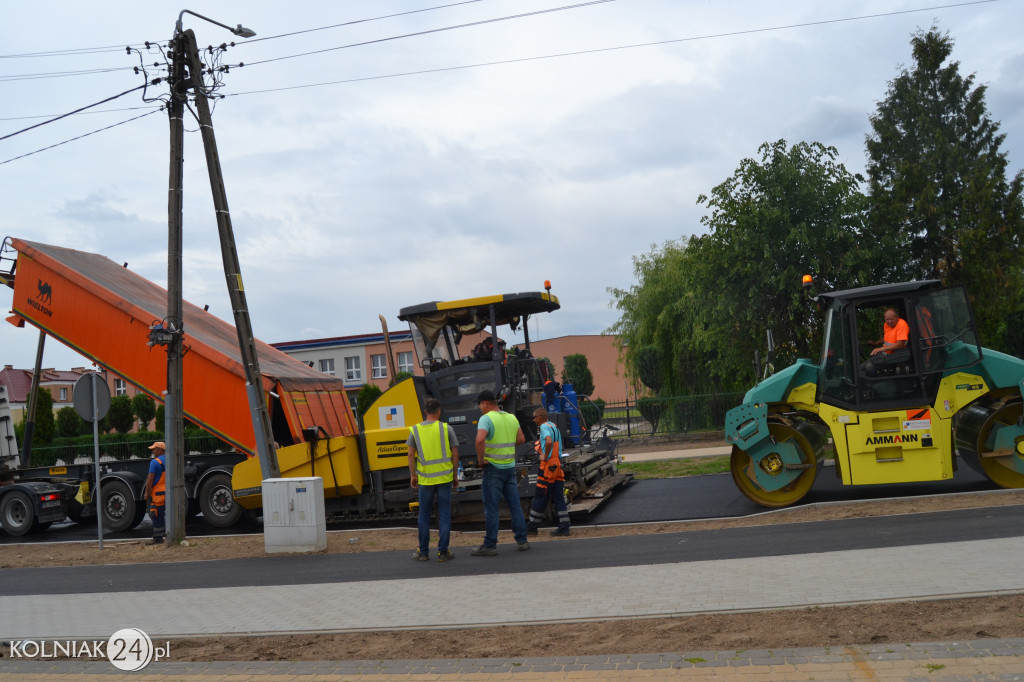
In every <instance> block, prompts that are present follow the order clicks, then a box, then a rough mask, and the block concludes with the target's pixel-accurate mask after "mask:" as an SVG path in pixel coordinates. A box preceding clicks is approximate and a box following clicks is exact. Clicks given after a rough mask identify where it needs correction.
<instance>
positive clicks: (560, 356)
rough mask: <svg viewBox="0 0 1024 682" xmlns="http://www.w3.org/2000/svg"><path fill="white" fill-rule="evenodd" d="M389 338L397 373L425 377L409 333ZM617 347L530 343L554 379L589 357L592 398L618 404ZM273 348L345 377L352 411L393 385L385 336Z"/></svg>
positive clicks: (595, 339)
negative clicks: (367, 391)
mask: <svg viewBox="0 0 1024 682" xmlns="http://www.w3.org/2000/svg"><path fill="white" fill-rule="evenodd" d="M488 335H489V334H487V332H481V333H480V334H477V335H470V336H465V337H463V339H462V342H461V343H460V344H459V347H460V350H461V352H462V353H463V354H464V355H465V354H468V352H469V351H470V350H472V348H473V346H475V345H476V344H477V343H479V341H481V340H482V339H483V338H484V337H486V336H488ZM389 336H390V338H391V349H392V353H394V357H395V364H396V365H397V370H398V371H399V372H412V373H413V374H414V375H416V376H423V370H422V368H420V367H419V364H418V361H417V358H416V352H415V350H414V349H413V343H412V335H411V334H410V332H408V331H400V332H390V334H389ZM615 343H616V337H614V336H606V335H601V334H590V335H580V334H578V335H572V336H561V337H558V338H554V339H544V340H540V341H531V342H530V347H531V348H532V350H533V354H534V356H536V357H546V358H548V359H549V360H551V364H552V365H554V367H555V375H556V376H560V375H561V372H562V368H563V366H564V364H565V357H566V356H568V355H572V354H574V353H582V354H583V355H586V356H587V363H588V365H589V367H590V371H591V372H592V373H593V374H594V395H593V396H591V397H592V398H603V399H604V400H605V401H607V402H617V401H622V400H625V399H626V395H627V391H626V380H625V373H624V371H623V364H622V359H621V357H620V353H619V349H618V348H617V347H616V345H615ZM270 345H272V346H274V347H275V348H277V349H278V350H280V351H283V352H285V353H287V354H288V355H291V356H292V357H294V358H296V359H298V360H301V361H302V362H305V363H306V364H308V365H309V366H310V367H313V368H314V369H318V370H319V371H321V372H324V373H325V374H330V375H332V376H339V377H342V378H343V379H344V380H345V389H346V392H347V393H348V395H349V399H350V400H351V401H352V405H353V407H354V406H355V396H356V394H357V393H358V392H359V389H361V388H362V387H363V386H364V385H365V384H366V383H374V384H376V385H377V387H378V388H380V389H381V390H382V391H384V390H387V388H388V386H389V384H390V381H391V377H390V373H389V371H388V367H387V346H386V345H385V343H384V334H383V333H378V334H357V335H353V336H335V337H331V338H325V339H309V340H306V341H282V342H280V343H272V344H270ZM517 345H518V346H522V344H517Z"/></svg>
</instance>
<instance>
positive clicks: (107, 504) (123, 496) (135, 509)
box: [100, 481, 146, 533]
mask: <svg viewBox="0 0 1024 682" xmlns="http://www.w3.org/2000/svg"><path fill="white" fill-rule="evenodd" d="M102 488H103V491H102V498H101V500H100V503H101V504H100V508H101V509H102V510H103V511H102V513H103V527H104V528H106V529H107V530H109V531H111V532H114V533H119V532H121V531H125V530H130V529H132V528H134V527H135V526H137V525H139V523H141V522H142V518H138V519H136V517H137V516H139V515H140V513H141V516H145V515H146V508H145V507H144V506H143V505H140V504H136V502H135V495H133V494H132V489H131V486H129V485H128V484H127V483H125V482H124V481H107V482H105V483H103V485H102Z"/></svg>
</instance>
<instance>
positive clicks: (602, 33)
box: [0, 0, 1024, 367]
mask: <svg viewBox="0 0 1024 682" xmlns="http://www.w3.org/2000/svg"><path fill="white" fill-rule="evenodd" d="M439 4H440V3H439ZM558 4H559V3H554V2H550V0H520V1H517V2H512V1H511V0H489V1H488V2H480V3H473V4H469V5H463V6H458V7H451V8H446V9H443V10H437V11H432V12H424V13H419V14H412V15H408V16H404V17H400V18H394V19H388V20H382V21H376V22H366V23H360V24H355V25H352V26H347V27H342V28H336V29H331V30H329V31H321V32H314V33H303V34H300V35H297V36H293V37H289V38H281V39H275V40H265V41H257V42H252V43H250V44H245V41H242V40H238V39H236V42H237V43H239V44H238V45H237V46H236V47H234V48H232V49H230V50H229V51H228V52H227V53H226V55H225V57H224V61H225V63H229V64H237V63H238V62H239V61H242V62H245V63H246V66H244V67H237V66H234V67H233V68H232V69H231V71H230V72H229V73H227V74H225V75H224V87H223V89H222V93H223V94H226V95H229V97H227V98H226V99H224V100H221V101H218V102H217V104H216V108H215V112H214V123H215V128H216V135H217V140H218V143H219V152H220V157H221V161H222V164H223V168H224V181H225V186H226V189H227V194H228V201H229V205H230V208H231V216H232V223H233V226H234V233H235V237H236V240H237V244H238V251H239V256H240V259H241V262H242V268H243V273H244V275H245V282H246V292H247V298H248V303H249V306H250V310H251V313H252V319H253V326H254V329H255V331H256V333H257V335H258V336H260V337H261V338H263V340H265V341H271V342H273V341H282V340H296V339H301V338H304V337H324V336H335V335H346V334H357V333H365V332H372V331H375V330H376V329H377V328H378V326H379V323H378V320H377V315H378V313H382V314H385V315H386V316H388V318H389V320H390V321H391V324H392V328H393V329H397V328H401V327H402V325H401V323H399V322H398V321H397V320H396V319H395V315H396V314H397V311H398V310H399V309H400V308H402V307H404V306H408V305H413V304H416V303H421V302H425V301H428V300H444V299H454V298H463V297H467V296H475V295H482V294H487V293H493V292H506V291H517V290H518V291H523V290H539V289H540V288H541V287H542V282H543V281H544V280H545V279H550V280H551V281H552V282H553V284H554V288H553V292H554V293H556V294H558V295H559V296H560V298H561V300H562V303H563V309H562V310H560V311H558V312H557V313H555V314H552V315H548V316H544V317H543V318H542V319H541V320H539V321H538V324H539V327H538V329H539V334H540V335H542V336H556V335H562V334H567V333H594V332H599V331H601V330H603V329H605V328H607V327H608V326H609V325H610V324H612V323H613V322H614V321H615V319H616V315H615V311H614V310H613V309H611V308H610V307H609V305H608V302H609V296H608V294H607V292H606V288H607V287H609V286H614V287H628V286H629V285H630V284H631V283H632V281H633V270H632V257H633V256H636V255H639V254H642V253H644V252H646V251H647V250H648V249H649V247H650V245H651V244H652V243H654V244H660V243H662V242H664V241H665V240H668V239H676V238H678V237H680V236H682V235H686V234H693V233H695V232H700V231H701V225H700V222H699V221H700V217H701V215H702V214H703V212H704V207H702V206H698V205H696V197H697V195H698V194H700V193H702V192H704V193H706V192H708V191H709V190H710V189H711V188H712V187H714V186H715V185H717V184H719V183H720V182H722V181H723V180H725V179H726V178H727V177H728V176H729V175H731V174H732V172H733V171H734V170H735V168H736V167H737V165H738V163H739V161H740V160H741V159H742V158H745V157H753V156H756V154H757V147H758V145H760V144H761V143H762V142H765V141H774V140H776V139H779V138H785V139H786V140H788V141H790V142H791V143H792V142H798V141H801V140H807V141H821V142H823V143H825V144H829V145H834V146H836V147H837V148H838V149H839V152H840V158H841V159H842V160H843V161H844V163H846V164H847V166H848V167H849V168H850V170H852V171H855V172H861V171H862V170H863V166H864V149H863V144H864V136H865V134H866V133H867V132H868V116H869V115H870V113H871V112H872V111H873V109H874V107H875V105H876V103H877V102H878V101H879V100H881V99H882V98H884V96H885V91H886V86H887V82H888V80H889V79H891V78H892V77H893V76H895V75H896V73H897V68H898V66H899V65H900V64H907V63H910V62H911V56H910V47H909V37H910V34H911V33H912V32H913V31H915V30H916V29H918V28H927V27H928V26H930V25H931V24H932V22H933V20H936V21H937V22H938V25H939V27H940V28H942V29H948V30H949V31H950V32H951V34H952V35H953V36H954V38H955V39H956V41H957V45H956V49H955V53H954V56H955V58H956V59H958V60H960V62H961V64H962V70H963V72H965V73H971V72H976V73H977V75H978V82H979V83H985V84H987V85H988V88H989V90H988V102H989V107H990V111H991V112H992V115H993V117H994V118H996V119H997V120H1000V121H1002V124H1003V127H1002V131H1003V132H1004V133H1006V135H1007V138H1006V143H1005V147H1004V148H1005V149H1006V151H1007V152H1008V154H1009V159H1010V166H1011V172H1016V170H1017V169H1019V168H1020V167H1021V163H1022V159H1024V114H1022V113H1021V112H1022V111H1024V109H1022V107H1021V106H1020V104H1021V102H1022V101H1024V90H1022V88H1021V85H1020V82H1019V81H1020V79H1019V77H1018V75H1019V73H1020V71H1021V68H1020V67H1021V63H1022V61H1024V49H1022V48H1021V47H1020V42H1019V37H1018V35H1017V33H1018V31H1017V30H1016V27H1018V26H1020V24H1021V19H1022V18H1024V10H1022V9H1021V7H1020V5H1019V3H1013V2H997V3H988V4H983V5H972V6H967V7H961V8H953V9H943V10H930V11H927V12H921V13H912V14H901V15H893V16H889V17H878V18H873V19H864V20H859V21H848V22H842V23H826V24H819V25H811V26H804V27H794V28H785V29H781V30H775V31H763V32H750V33H743V32H745V31H756V30H757V29H765V28H771V27H781V26H787V25H794V24H801V23H807V22H816V21H822V20H830V19H839V18H847V17H856V16H864V15H868V14H877V13H885V12H893V11H898V10H909V9H914V8H916V7H922V6H926V5H925V4H923V3H914V2H911V1H909V0H901V1H899V2H890V1H886V2H882V1H881V0H874V1H872V2H852V0H843V1H841V2H833V3H817V2H810V1H808V0H799V1H798V0H789V1H786V2H778V3H770V4H767V3H762V2H755V1H754V0H719V1H716V2H714V3H711V2H694V1H690V0H687V1H684V2H680V1H678V0H619V1H618V2H611V3H606V4H603V5H599V6H593V7H589V8H583V9H577V10H571V11H565V12H555V13H548V14H543V15H539V16H535V17H530V18H524V19H519V20H515V21H509V22H499V23H491V24H484V25H481V26H476V27H471V28H465V29H460V30H456V31H447V32H438V33H432V34H428V35H422V36H418V37H412V38H406V39H401V40H395V41H387V42H380V43H376V44H372V45H365V46H362V47H353V48H348V49H341V50H333V51H330V52H323V53H321V54H318V55H316V56H311V57H303V58H297V59H287V60H281V61H274V62H265V63H260V62H262V61H263V60H268V59H273V58H276V57H280V56H285V55H289V54H295V53H299V52H306V51H314V50H323V49H327V48H332V47H336V46H339V45H346V44H350V43H356V42H360V41H368V40H377V39H380V38H384V37H388V36H393V35H398V34H402V33H409V32H417V31H424V30H428V29H432V28H436V27H442V26H449V25H455V24H463V23H469V22H471V21H476V20H482V19H487V18H493V17H499V16H504V15H510V14H516V13H521V12H528V11H533V10H539V9H543V8H550V7H555V6H557V5H558ZM564 4H568V3H564ZM193 9H195V11H197V12H199V13H201V14H205V15H208V16H210V17H213V18H215V19H218V20H220V21H223V22H224V23H228V24H231V25H234V24H236V23H242V24H244V25H247V26H250V27H252V28H254V29H255V30H257V31H258V33H259V37H266V36H273V35H276V34H279V33H285V32H289V31H297V30H302V29H306V28H312V27H317V26H325V25H329V24H337V23H341V22H345V21H351V20H354V19H362V18H368V17H371V16H374V15H383V14H387V13H389V12H402V11H408V10H410V9H412V7H411V6H410V4H409V3H407V2H397V1H392V2H385V1H380V2H374V3H335V2H314V1H309V2H305V3H301V4H297V5H294V6H282V5H281V4H280V3H276V2H269V1H255V2H252V1H251V2H245V3H243V2H237V1H231V2H226V1H222V2H218V3H211V2H207V3H203V2H200V3H199V5H197V6H196V7H195V8H193ZM176 18H177V17H176V15H175V12H174V11H173V10H169V11H168V14H167V16H165V17H160V16H155V15H154V14H153V12H152V8H151V7H142V6H140V5H137V4H135V3H128V2H108V3H104V5H103V7H102V9H98V8H97V7H96V6H93V5H88V4H82V3H71V2H65V1H61V0H40V1H39V2H35V3H22V4H18V5H12V6H10V7H6V8H5V20H4V22H3V24H2V25H0V45H3V49H2V52H3V53H4V54H15V53H22V52H36V51H42V50H58V49H67V48H78V47H87V46H89V45H110V46H117V45H122V44H125V43H133V44H137V43H141V42H142V41H144V40H147V39H148V40H151V41H152V40H156V41H159V40H164V41H165V40H166V39H167V38H168V37H170V34H171V30H172V28H173V25H174V20H175V19H176ZM185 26H186V27H191V28H193V29H194V30H195V32H196V35H197V36H198V42H199V44H200V45H201V46H205V45H208V44H210V43H219V42H221V41H226V40H228V39H229V38H231V36H230V35H228V34H226V33H225V32H223V31H222V30H221V29H219V28H217V27H215V26H212V25H210V24H207V23H205V22H203V21H202V20H200V19H195V18H194V17H188V16H187V17H186V18H185ZM725 34H733V35H725ZM710 35H719V36H720V37H717V38H709V39H700V40H688V41H681V42H671V43H666V44H661V45H656V46H649V47H638V48H635V49H625V50H613V51H605V52H598V53H593V54H581V55H575V56H569V57H562V58H557V59H541V60H534V61H523V62H518V63H510V64H503V65H498V66H489V67H480V68H473V69H461V70H450V71H443V72H437V73H432V74H427V75H420V76H404V77H397V78H385V79H376V80H364V81H359V82H351V83H347V84H344V85H333V86H324V87H315V88H304V89H296V90H285V91H276V92H265V93H258V94H257V93H255V91H259V90H266V89H274V88H282V87H290V86H296V85H302V84H310V83H322V82H327V81H337V80H345V79H356V78H367V77H375V76H381V75H387V74H396V73H403V72H411V71H421V70H429V69H443V68H448V67H454V66H461V65H470V64H479V63H484V62H493V61H501V60H509V59H518V58H526V57H534V56H542V55H551V54H558V53H569V52H575V51H583V50H595V49H601V48H608V47H614V46H622V45H636V44H641V43H653V42H657V41H666V40H678V39H681V38H694V37H700V36H710ZM147 60H148V62H150V63H151V62H153V61H155V60H157V57H156V56H155V55H149V56H148V57H147ZM138 63H139V62H138V59H137V58H129V57H128V56H127V55H125V54H124V51H123V49H122V50H119V49H114V50H112V51H111V52H107V53H102V54H97V55H78V56H75V57H61V58H33V59H18V60H5V63H4V64H3V73H6V74H14V73H29V72H32V73H38V72H44V71H56V70H70V69H88V68H107V67H132V66H135V65H137V64H138ZM147 69H150V71H151V73H150V77H154V76H157V75H161V74H160V73H158V72H157V71H155V70H153V69H152V67H151V66H148V65H147ZM139 82H140V81H139V77H138V76H136V75H134V74H133V73H132V72H131V70H130V68H129V70H127V71H116V72H112V73H104V74H95V75H88V76H76V77H69V78H47V79H36V80H24V81H8V82H4V83H3V87H4V89H5V98H4V100H5V108H4V116H7V117H9V118H11V119H12V120H4V121H0V135H4V134H6V133H7V132H12V131H14V130H17V129H19V128H22V127H25V126H27V125H30V124H32V123H34V122H36V121H37V120H38V119H20V120H13V117H19V116H34V115H42V114H60V113H64V112H66V111H69V110H71V109H74V108H77V107H80V106H82V105H85V104H89V103H91V102H95V101H97V100H98V99H102V98H104V97H107V96H110V95H112V94H115V93H118V92H121V91H124V90H127V89H128V88H131V87H134V86H135V85H136V84H138V83H139ZM159 92H163V86H157V87H155V88H151V89H150V90H149V94H151V95H152V94H155V93H159ZM129 106H132V107H137V106H142V102H141V100H140V97H139V95H138V94H133V95H131V96H129V97H125V98H122V99H119V100H116V101H115V102H112V103H109V104H106V105H103V106H101V107H98V108H99V109H112V108H122V107H129ZM140 113H143V112H142V111H119V112H113V113H98V114H88V115H82V116H74V117H70V118H68V119H65V120H63V121H61V122H59V123H55V124H52V125H48V126H44V127H41V128H39V129H37V130H35V131H32V132H31V133H25V134H24V135H19V136H17V137H14V138H11V139H9V140H6V141H3V142H0V161H2V160H4V159H7V158H10V157H12V156H17V155H19V154H23V153H27V152H30V151H33V150H35V149H38V148H40V147H43V146H46V145H49V144H53V143H55V142H58V141H60V140H64V139H67V138H70V137H73V136H76V135H81V134H83V133H86V132H89V131H91V130H95V129H98V128H100V127H103V126H106V125H111V124H114V123H117V122H119V121H122V120H125V119H127V118H129V117H131V116H135V115H138V114H140ZM186 126H187V128H188V129H189V130H190V131H192V132H189V133H188V134H187V136H186V149H185V158H186V165H185V168H186V177H185V203H184V216H185V230H184V273H185V274H184V277H185V283H184V290H185V295H186V298H188V299H189V300H191V301H192V302H193V303H196V304H197V305H200V306H201V305H204V304H209V305H210V307H211V311H213V312H215V313H216V314H218V315H219V316H220V317H222V318H224V319H228V320H230V319H231V312H230V307H229V305H228V302H227V293H226V288H225V285H224V275H223V271H222V266H221V259H220V253H219V246H218V236H217V225H216V221H215V218H214V213H213V206H212V201H211V199H210V189H209V181H208V179H207V177H206V169H205V163H204V158H203V153H202V148H201V145H200V140H199V136H198V134H196V133H195V132H194V131H195V130H196V127H197V125H196V122H195V120H194V119H192V118H191V115H187V117H186ZM168 139H169V136H168V124H167V118H166V115H165V114H163V113H158V114H154V115H151V116H149V117H147V118H145V119H142V120H139V121H136V122H133V123H129V124H126V125H123V126H119V127H116V128H113V129H112V130H109V131H106V132H103V133H99V134H97V135H93V136H91V137H87V138H84V139H82V140H79V141H77V142H71V143H69V144H66V145H62V146H60V147H57V148H55V149H52V150H50V151H46V152H42V153H40V154H36V155H34V156H30V157H27V158H25V159H21V160H19V161H16V162H12V163H9V164H5V165H0V202H2V205H3V206H4V215H3V218H0V226H2V229H0V231H2V232H3V233H4V234H10V235H14V236H19V237H22V238H26V239H30V240H35V241H41V242H45V243H53V244H58V245H62V246H70V247H73V248H79V249H84V250H88V251H94V252H98V253H102V254H104V255H106V256H108V257H109V258H111V259H112V260H114V261H115V262H122V261H128V262H129V266H130V267H131V268H132V269H133V270H135V271H137V272H139V273H141V274H143V275H144V276H146V277H148V278H150V279H153V280H154V281H156V282H158V283H160V284H163V283H164V281H165V280H166V272H167V269H166V261H165V253H166V246H167V237H166V219H167V171H168V162H169V156H168ZM0 300H2V298H0ZM35 343H36V336H35V334H33V333H32V332H31V331H29V330H18V329H14V328H13V327H10V326H9V325H0V356H2V357H0V362H3V363H5V364H7V363H9V364H14V365H16V366H22V367H27V366H30V365H31V363H32V362H33V356H34V350H35ZM56 345H57V344H56V343H51V344H50V349H49V350H48V358H49V360H48V362H47V364H54V365H58V366H68V365H70V364H72V363H73V362H77V361H76V360H73V359H71V358H72V357H73V356H71V355H70V354H66V355H61V354H60V352H59V351H56V350H55V347H56Z"/></svg>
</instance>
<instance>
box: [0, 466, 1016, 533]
mask: <svg viewBox="0 0 1024 682" xmlns="http://www.w3.org/2000/svg"><path fill="white" fill-rule="evenodd" d="M982 490H998V486H996V485H995V484H993V483H992V482H990V481H989V480H988V479H986V478H984V477H983V476H981V475H980V474H978V473H976V472H974V471H973V470H971V469H970V468H968V467H961V468H960V469H959V470H958V471H957V472H956V474H955V476H954V477H953V479H952V480H949V481H935V482H930V483H904V484H891V485H869V486H850V487H844V486H842V485H841V484H840V481H839V479H838V478H836V476H835V469H834V468H833V467H824V468H822V470H821V471H820V473H819V474H818V479H817V480H816V481H815V483H814V487H813V488H812V489H811V491H810V492H809V493H808V494H807V496H806V497H804V499H803V500H801V502H800V505H804V504H813V503H816V502H837V501H845V500H867V499H879V498H887V497H912V496H916V495H943V494H952V493H962V492H976V491H982ZM796 506H799V505H796ZM764 511H765V510H764V509H763V508H762V507H759V506H757V505H756V504H754V503H753V502H751V501H750V500H748V499H747V498H746V497H744V496H743V495H742V494H740V492H739V491H738V490H737V489H736V485H735V484H734V483H733V481H732V476H730V475H729V474H713V475H708V476H687V477H683V478H664V479H654V480H647V481H634V482H633V483H631V484H630V485H628V486H626V487H625V488H623V489H621V490H619V491H616V492H615V493H614V495H613V496H612V498H611V499H609V500H608V502H606V503H605V504H603V505H601V507H599V508H598V509H597V511H595V512H594V513H592V514H591V515H589V516H587V517H580V518H574V519H573V523H574V524H575V525H577V526H586V525H609V524H619V523H650V522H657V521H678V520H693V519H716V518H735V517H741V516H749V515H751V514H758V513H761V512H764ZM390 525H391V526H392V527H394V526H396V525H400V526H405V527H409V526H415V521H414V520H411V519H410V520H409V521H407V522H402V523H392V524H390ZM345 527H346V528H358V526H345ZM364 527H370V526H369V525H368V526H364ZM372 527H387V526H386V524H372ZM466 527H468V526H464V528H466ZM150 528H151V526H150V524H149V519H148V518H147V519H146V520H144V521H143V522H142V524H141V525H140V526H139V527H137V528H136V529H134V530H131V531H126V532H123V533H105V534H104V536H103V537H104V538H106V539H110V540H123V539H132V538H146V537H150V536H151V535H152V531H151V530H150ZM261 531H262V527H261V526H260V525H259V524H258V523H252V522H243V523H241V524H239V525H238V526H236V527H234V528H232V529H228V530H224V529H217V528H212V527H210V526H208V525H206V524H204V523H203V522H202V520H201V519H195V520H192V521H190V523H189V525H188V534H189V535H191V536H193V537H199V536H204V535H225V534H241V533H259V532H261ZM95 539H96V521H95V519H92V520H86V521H85V522H84V523H82V524H81V525H76V524H73V523H61V524H54V525H53V526H51V527H50V528H49V529H48V530H47V531H46V532H43V533H32V534H29V535H25V536H22V537H20V538H19V537H13V536H10V535H8V534H7V533H6V532H4V531H3V530H0V545H5V544H21V543H29V542H62V541H76V540H77V541H81V540H95Z"/></svg>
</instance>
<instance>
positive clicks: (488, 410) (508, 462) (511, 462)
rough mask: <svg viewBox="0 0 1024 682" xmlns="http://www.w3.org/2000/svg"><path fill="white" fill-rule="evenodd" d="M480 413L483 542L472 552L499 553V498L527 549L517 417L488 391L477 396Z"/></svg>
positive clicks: (478, 450)
mask: <svg viewBox="0 0 1024 682" xmlns="http://www.w3.org/2000/svg"><path fill="white" fill-rule="evenodd" d="M477 406H478V407H479V408H480V412H481V413H482V415H481V417H480V421H478V422H477V432H476V459H477V463H478V464H479V465H480V468H481V469H482V470H483V472H484V474H483V481H482V485H481V495H482V497H483V503H484V544H482V545H480V546H479V547H477V548H476V549H474V550H473V551H472V552H470V554H472V555H473V556H495V555H496V554H497V553H498V514H499V507H500V504H501V498H503V497H504V498H505V504H507V505H508V514H509V517H510V518H511V520H512V533H513V534H514V535H515V539H516V545H517V546H518V547H517V548H518V549H519V550H526V549H530V543H528V542H527V541H526V519H525V518H524V517H523V507H522V506H521V504H520V502H519V485H518V481H517V480H516V446H517V445H520V444H522V443H525V442H526V436H524V435H523V430H522V429H521V428H520V427H519V420H518V419H516V418H515V417H514V416H513V415H511V414H508V413H507V412H503V411H502V410H500V409H499V408H498V401H497V398H496V397H495V395H494V393H492V392H491V391H483V392H481V393H480V396H479V397H478V398H477Z"/></svg>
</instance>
